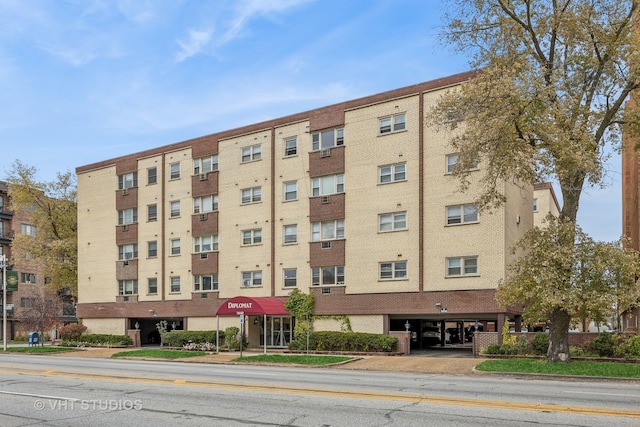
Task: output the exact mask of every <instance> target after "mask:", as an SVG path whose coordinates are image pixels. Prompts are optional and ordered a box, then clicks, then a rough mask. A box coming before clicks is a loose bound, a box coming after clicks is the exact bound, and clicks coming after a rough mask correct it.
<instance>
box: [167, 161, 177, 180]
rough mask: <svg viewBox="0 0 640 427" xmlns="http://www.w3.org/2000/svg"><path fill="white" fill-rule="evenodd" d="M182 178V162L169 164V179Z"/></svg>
mask: <svg viewBox="0 0 640 427" xmlns="http://www.w3.org/2000/svg"><path fill="white" fill-rule="evenodd" d="M175 179H180V162H173V163H170V164H169V180H171V181H173V180H175Z"/></svg>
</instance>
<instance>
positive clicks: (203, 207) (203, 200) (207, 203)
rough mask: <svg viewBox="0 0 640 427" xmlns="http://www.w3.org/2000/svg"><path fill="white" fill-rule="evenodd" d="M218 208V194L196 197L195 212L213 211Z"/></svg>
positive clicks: (194, 202) (194, 200) (194, 199)
mask: <svg viewBox="0 0 640 427" xmlns="http://www.w3.org/2000/svg"><path fill="white" fill-rule="evenodd" d="M217 210H218V195H217V194H213V195H211V196H203V197H194V198H193V213H194V214H197V213H203V212H213V211H217Z"/></svg>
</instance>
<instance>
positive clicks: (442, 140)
mask: <svg viewBox="0 0 640 427" xmlns="http://www.w3.org/2000/svg"><path fill="white" fill-rule="evenodd" d="M472 76H473V74H472V73H463V74H458V75H454V76H450V77H446V78H442V79H438V80H434V81H430V82H426V83H421V84H416V85H413V86H409V87H404V88H400V89H396V90H392V91H389V92H384V93H380V94H376V95H372V96H368V97H364V98H360V99H355V100H351V101H346V102H343V103H340V104H335V105H330V106H327V107H323V108H318V109H315V110H311V111H305V112H301V113H297V114H293V115H290V116H286V117H281V118H277V119H273V120H269V121H266V122H261V123H256V124H252V125H248V126H245V127H242V128H238V129H232V130H228V131H223V132H219V133H215V134H211V135H206V136H203V137H200V138H196V139H192V140H188V141H183V142H179V143H175V144H171V145H168V146H163V147H158V148H155V149H151V150H147V151H144V152H139V153H134V154H130V155H126V156H123V157H119V158H115V159H110V160H105V161H102V162H99V163H95V164H90V165H86V166H82V167H79V168H77V174H78V223H79V241H78V248H79V254H78V261H79V277H78V282H79V292H78V293H79V296H78V298H79V299H78V307H77V310H78V317H79V318H81V319H82V320H83V322H84V324H85V325H86V326H87V327H88V330H89V331H90V332H93V333H113V334H125V333H129V331H132V330H133V331H139V332H140V336H141V339H142V343H143V344H144V343H147V342H155V341H157V339H158V337H157V332H156V326H155V325H156V323H158V321H159V320H166V321H167V323H168V325H169V329H178V330H180V329H184V330H213V329H216V328H219V329H221V330H223V329H224V328H226V327H228V326H239V322H240V315H239V313H244V314H243V316H242V322H243V323H244V324H245V325H246V330H247V335H248V340H249V343H250V345H252V346H258V345H260V346H262V345H266V346H273V347H283V346H286V344H287V343H288V342H289V341H290V340H291V339H293V338H294V337H293V322H294V321H295V320H294V319H292V318H291V317H290V316H289V315H288V313H287V312H286V310H284V308H283V302H284V301H285V300H286V298H287V296H288V295H289V293H290V292H291V291H292V290H293V289H299V290H300V291H302V292H305V293H310V294H311V295H313V297H314V301H315V314H316V315H317V316H323V317H319V318H318V320H316V323H315V328H316V330H328V329H339V328H340V322H339V321H336V320H333V319H335V318H336V316H341V317H342V318H344V316H347V317H348V319H349V322H350V325H351V327H352V328H353V330H354V331H361V332H373V333H389V332H390V331H398V330H399V331H405V330H407V328H408V330H409V331H411V332H412V333H413V338H414V339H413V340H412V346H413V347H415V348H422V347H424V346H427V345H433V344H440V345H445V344H448V343H455V342H456V341H458V342H465V341H466V339H465V335H468V334H467V332H468V331H469V330H474V328H476V327H481V328H483V329H484V330H500V329H501V327H502V324H503V322H504V321H505V317H507V316H508V317H509V319H511V320H514V319H515V320H516V321H517V322H519V319H520V310H519V308H517V307H512V308H504V307H500V306H498V305H497V303H496V301H495V291H496V287H497V284H498V282H499V281H500V279H503V278H504V277H505V275H506V271H507V270H506V266H507V264H508V263H509V262H510V261H511V260H512V256H513V255H511V252H510V248H511V247H513V246H514V244H515V243H516V241H517V240H518V239H519V238H520V237H521V236H522V235H523V234H524V233H525V232H526V231H527V230H529V229H530V228H531V227H533V225H534V209H533V208H532V206H534V199H535V201H536V203H537V206H538V212H541V211H542V210H546V211H549V210H550V209H551V210H552V209H553V208H552V205H553V204H554V203H555V209H556V210H557V202H555V196H554V195H553V189H552V188H551V187H550V186H545V185H541V186H538V187H537V188H536V189H534V188H533V187H522V186H517V185H513V184H510V183H505V184H504V186H503V188H502V190H503V191H504V194H505V195H506V196H507V202H506V204H505V205H504V206H503V207H502V208H501V209H499V210H497V211H495V212H492V213H485V212H481V213H479V212H478V211H477V209H476V208H475V206H474V204H473V202H474V200H475V196H476V195H477V193H474V191H473V187H472V189H471V190H470V191H468V192H465V193H462V192H459V191H458V182H457V181H456V179H455V178H454V177H452V176H451V170H452V168H453V165H454V164H455V163H456V161H457V154H456V153H455V152H452V150H451V149H450V147H449V146H448V143H447V140H448V136H449V135H448V134H447V133H446V132H436V131H435V130H434V129H433V128H431V127H429V126H428V125H427V123H426V122H425V113H426V111H428V109H429V108H430V106H431V105H433V104H434V103H435V102H436V100H437V99H438V97H439V96H440V95H441V94H442V93H443V91H446V90H449V89H452V88H455V87H456V86H458V85H460V84H462V83H464V82H465V81H466V80H468V79H469V78H471V77H472ZM481 168H482V165H481V164H480V165H479V166H478V169H479V170H481ZM542 216H544V215H542ZM518 325H519V323H518ZM467 339H468V337H467Z"/></svg>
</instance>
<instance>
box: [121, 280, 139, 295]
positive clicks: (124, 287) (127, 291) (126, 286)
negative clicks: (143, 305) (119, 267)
mask: <svg viewBox="0 0 640 427" xmlns="http://www.w3.org/2000/svg"><path fill="white" fill-rule="evenodd" d="M118 295H138V281H137V280H135V279H133V280H118Z"/></svg>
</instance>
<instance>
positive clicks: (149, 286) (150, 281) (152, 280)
mask: <svg viewBox="0 0 640 427" xmlns="http://www.w3.org/2000/svg"><path fill="white" fill-rule="evenodd" d="M152 284H153V287H152ZM154 288H155V291H154V290H153V289H154ZM147 294H148V295H157V294H158V278H157V277H149V278H147Z"/></svg>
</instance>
